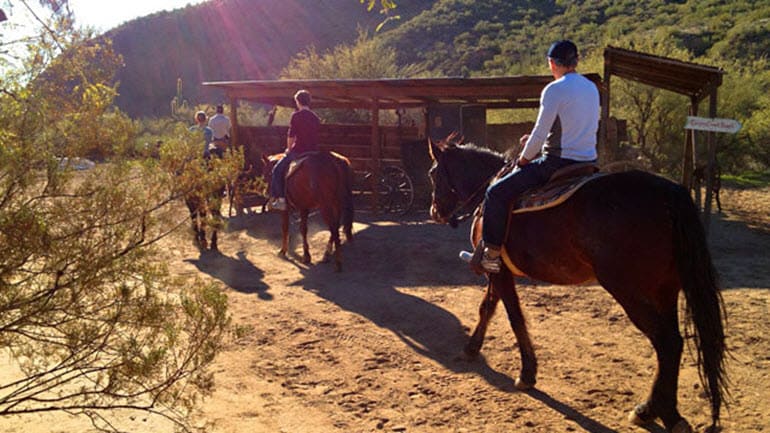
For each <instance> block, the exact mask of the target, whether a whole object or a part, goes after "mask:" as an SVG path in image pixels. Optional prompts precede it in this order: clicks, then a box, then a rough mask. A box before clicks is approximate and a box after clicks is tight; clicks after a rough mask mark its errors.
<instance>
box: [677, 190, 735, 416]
mask: <svg viewBox="0 0 770 433" xmlns="http://www.w3.org/2000/svg"><path fill="white" fill-rule="evenodd" d="M671 215H672V220H673V236H674V254H675V258H676V264H677V269H678V271H679V278H680V280H681V284H682V290H683V291H684V296H685V299H686V300H687V306H686V309H685V332H686V334H687V335H694V338H695V345H696V347H697V356H698V374H699V375H700V379H701V383H703V386H704V388H705V389H706V392H707V394H708V398H709V400H710V402H711V421H712V427H714V428H715V427H716V426H717V424H718V423H719V409H720V407H721V404H722V401H723V397H724V396H725V395H726V394H727V392H728V390H727V384H728V381H727V374H726V371H725V363H724V358H725V350H726V348H725V333H724V327H723V323H724V320H725V309H724V301H723V300H722V295H721V293H720V291H719V287H718V284H717V279H718V276H717V272H716V269H715V268H714V264H713V263H712V261H711V254H710V253H709V248H708V244H707V241H706V232H705V230H704V228H703V224H702V223H701V221H700V217H699V213H698V210H697V208H696V207H695V204H694V203H693V201H692V199H691V198H690V195H689V193H688V192H687V190H686V189H685V188H683V187H680V186H678V185H677V186H676V187H675V188H674V192H673V193H672V201H671Z"/></svg>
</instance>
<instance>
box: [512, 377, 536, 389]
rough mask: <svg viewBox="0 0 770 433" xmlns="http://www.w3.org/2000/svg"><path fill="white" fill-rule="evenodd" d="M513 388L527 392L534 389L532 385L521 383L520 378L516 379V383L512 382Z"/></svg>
mask: <svg viewBox="0 0 770 433" xmlns="http://www.w3.org/2000/svg"><path fill="white" fill-rule="evenodd" d="M513 387H514V388H516V389H517V390H519V391H528V390H530V389H532V388H534V387H535V384H534V383H527V382H525V381H523V380H522V379H521V378H520V377H518V378H516V381H515V382H513Z"/></svg>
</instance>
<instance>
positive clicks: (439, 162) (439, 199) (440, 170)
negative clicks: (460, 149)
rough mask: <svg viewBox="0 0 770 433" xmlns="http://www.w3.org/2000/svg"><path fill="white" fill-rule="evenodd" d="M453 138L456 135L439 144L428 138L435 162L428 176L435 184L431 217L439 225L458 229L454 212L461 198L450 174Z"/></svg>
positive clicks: (431, 155) (429, 148)
mask: <svg viewBox="0 0 770 433" xmlns="http://www.w3.org/2000/svg"><path fill="white" fill-rule="evenodd" d="M453 138H454V134H452V135H450V136H449V137H447V138H445V139H444V140H441V141H439V142H437V143H434V142H433V140H431V139H430V138H428V151H429V153H430V158H431V159H432V160H433V164H432V165H431V167H430V170H429V171H428V175H429V176H430V180H431V183H432V184H433V192H432V194H431V203H430V217H431V218H432V219H433V221H436V222H438V223H441V224H450V225H451V226H452V227H456V226H457V217H456V216H455V215H454V212H455V209H456V207H457V204H458V203H459V202H460V196H459V195H458V193H457V190H455V189H454V187H453V186H452V182H451V179H450V173H449V170H450V169H449V165H450V161H449V160H450V159H451V155H450V152H451V149H452V148H454V147H455V144H454V143H452V142H451V141H450V140H451V139H453Z"/></svg>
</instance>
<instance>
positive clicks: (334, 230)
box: [263, 152, 354, 271]
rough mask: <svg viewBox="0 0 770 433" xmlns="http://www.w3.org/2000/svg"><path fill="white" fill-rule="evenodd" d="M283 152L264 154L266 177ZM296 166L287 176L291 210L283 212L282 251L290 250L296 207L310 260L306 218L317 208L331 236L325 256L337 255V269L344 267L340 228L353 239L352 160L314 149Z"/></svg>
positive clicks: (305, 254) (307, 260) (305, 257)
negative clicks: (291, 218)
mask: <svg viewBox="0 0 770 433" xmlns="http://www.w3.org/2000/svg"><path fill="white" fill-rule="evenodd" d="M283 155H284V154H283V153H279V154H275V155H270V156H263V159H264V175H265V180H266V181H267V182H268V184H269V182H271V178H272V170H273V167H275V164H276V163H277V162H278V161H279V160H280V159H281V158H283ZM297 163H299V165H298V166H297V167H290V168H289V173H288V174H287V178H286V200H287V202H288V204H289V209H288V210H286V211H283V212H282V219H281V233H282V239H281V250H280V251H279V254H280V255H282V256H285V255H286V253H287V252H288V250H289V212H290V211H291V209H296V210H297V212H299V216H300V226H299V227H300V233H302V249H303V256H302V262H303V263H310V262H311V259H310V251H309V249H308V243H307V219H308V215H309V214H310V211H311V210H315V209H318V210H319V212H320V213H321V217H322V218H323V220H324V222H325V223H326V226H327V227H328V228H329V232H330V233H331V237H330V238H329V242H328V243H327V245H326V251H325V252H324V258H323V260H322V261H324V262H325V261H328V260H329V259H330V258H331V257H332V256H333V257H334V265H335V269H336V270H337V271H341V270H342V254H341V252H340V233H339V229H340V227H342V228H343V230H344V231H345V238H346V240H347V241H348V242H351V241H352V240H353V212H354V211H353V180H352V179H353V172H352V169H351V167H350V161H348V159H347V158H345V157H344V156H342V155H339V154H337V153H334V152H312V153H309V154H307V155H306V156H303V157H302V158H301V162H300V161H299V160H298V161H295V162H293V163H292V165H294V164H297Z"/></svg>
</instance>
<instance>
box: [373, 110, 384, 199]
mask: <svg viewBox="0 0 770 433" xmlns="http://www.w3.org/2000/svg"><path fill="white" fill-rule="evenodd" d="M370 153H371V155H372V161H371V170H372V177H371V182H370V184H371V188H372V209H375V212H378V213H379V210H380V208H379V206H380V203H379V197H377V183H378V182H379V181H380V175H381V173H382V166H381V165H382V160H381V159H382V158H381V157H382V146H381V145H380V105H379V103H378V101H377V99H376V98H375V99H372V144H371V152H370Z"/></svg>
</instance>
